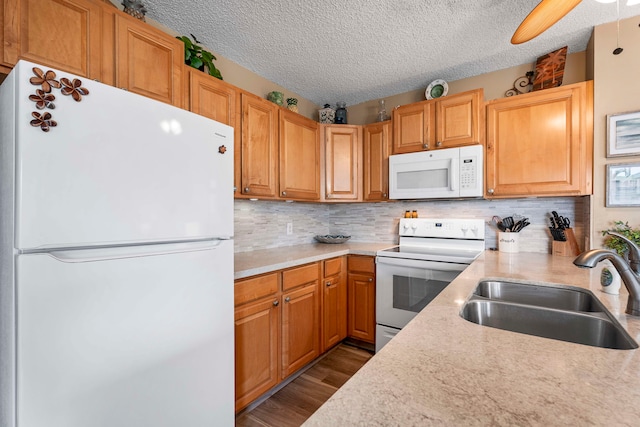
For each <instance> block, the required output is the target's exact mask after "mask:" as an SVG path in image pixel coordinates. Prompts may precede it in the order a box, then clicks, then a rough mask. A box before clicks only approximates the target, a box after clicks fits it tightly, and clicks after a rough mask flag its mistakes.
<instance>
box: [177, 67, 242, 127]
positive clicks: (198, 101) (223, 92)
mask: <svg viewBox="0 0 640 427" xmlns="http://www.w3.org/2000/svg"><path fill="white" fill-rule="evenodd" d="M188 82H189V85H188V93H187V95H188V96H187V99H188V102H187V106H188V108H189V111H192V112H194V113H196V114H200V115H201V116H205V117H208V118H210V119H212V120H215V121H217V122H220V123H224V124H225V125H229V126H231V127H235V125H236V98H237V96H238V95H237V91H236V89H235V88H233V87H232V86H230V85H228V84H226V83H225V82H223V81H221V80H219V79H216V78H215V77H211V76H210V75H208V74H205V73H204V72H202V71H200V70H196V69H193V68H191V67H189V68H188Z"/></svg>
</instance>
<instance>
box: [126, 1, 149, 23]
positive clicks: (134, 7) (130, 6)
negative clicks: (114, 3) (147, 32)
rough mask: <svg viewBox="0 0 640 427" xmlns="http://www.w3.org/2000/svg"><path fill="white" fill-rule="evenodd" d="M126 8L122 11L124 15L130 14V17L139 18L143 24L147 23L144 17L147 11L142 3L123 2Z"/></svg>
mask: <svg viewBox="0 0 640 427" xmlns="http://www.w3.org/2000/svg"><path fill="white" fill-rule="evenodd" d="M121 4H122V6H124V9H123V10H122V11H123V12H124V13H128V14H129V15H131V16H133V17H134V18H137V19H139V20H141V21H143V22H147V21H146V19H145V17H144V15H145V14H146V13H147V9H146V8H145V7H144V5H143V4H142V2H141V1H139V0H123V2H122V3H121Z"/></svg>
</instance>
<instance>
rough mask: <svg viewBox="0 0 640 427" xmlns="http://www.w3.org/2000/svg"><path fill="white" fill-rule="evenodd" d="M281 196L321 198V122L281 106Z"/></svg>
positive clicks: (296, 198) (304, 198) (289, 197)
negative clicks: (319, 124)
mask: <svg viewBox="0 0 640 427" xmlns="http://www.w3.org/2000/svg"><path fill="white" fill-rule="evenodd" d="M279 129H280V162H279V172H280V197H281V198H284V199H292V200H319V199H320V135H319V129H318V122H316V121H314V120H311V119H308V118H306V117H304V116H301V115H300V114H297V113H294V112H292V111H289V110H285V109H280V128H279Z"/></svg>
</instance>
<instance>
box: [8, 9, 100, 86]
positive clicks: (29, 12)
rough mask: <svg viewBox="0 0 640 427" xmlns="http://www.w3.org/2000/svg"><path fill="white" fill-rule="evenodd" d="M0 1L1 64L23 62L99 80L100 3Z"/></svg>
mask: <svg viewBox="0 0 640 427" xmlns="http://www.w3.org/2000/svg"><path fill="white" fill-rule="evenodd" d="M3 2H4V16H3V29H2V31H3V38H4V43H3V44H2V46H3V61H2V63H3V64H5V65H11V66H12V65H15V64H16V62H18V60H19V59H27V60H29V61H33V62H37V63H39V64H42V65H49V66H51V67H54V68H58V69H61V70H65V71H68V72H70V73H74V74H78V75H80V76H86V77H89V78H92V79H100V71H101V62H100V61H101V49H102V21H101V20H102V15H101V14H102V6H101V5H100V4H98V3H97V2H93V1H89V0H48V1H42V0H14V1H8V0H3Z"/></svg>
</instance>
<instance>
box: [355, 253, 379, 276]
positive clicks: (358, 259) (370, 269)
mask: <svg viewBox="0 0 640 427" xmlns="http://www.w3.org/2000/svg"><path fill="white" fill-rule="evenodd" d="M348 263H349V266H348V269H349V271H361V272H365V273H375V272H376V263H375V258H374V257H372V256H358V255H351V256H349V261H348Z"/></svg>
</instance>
